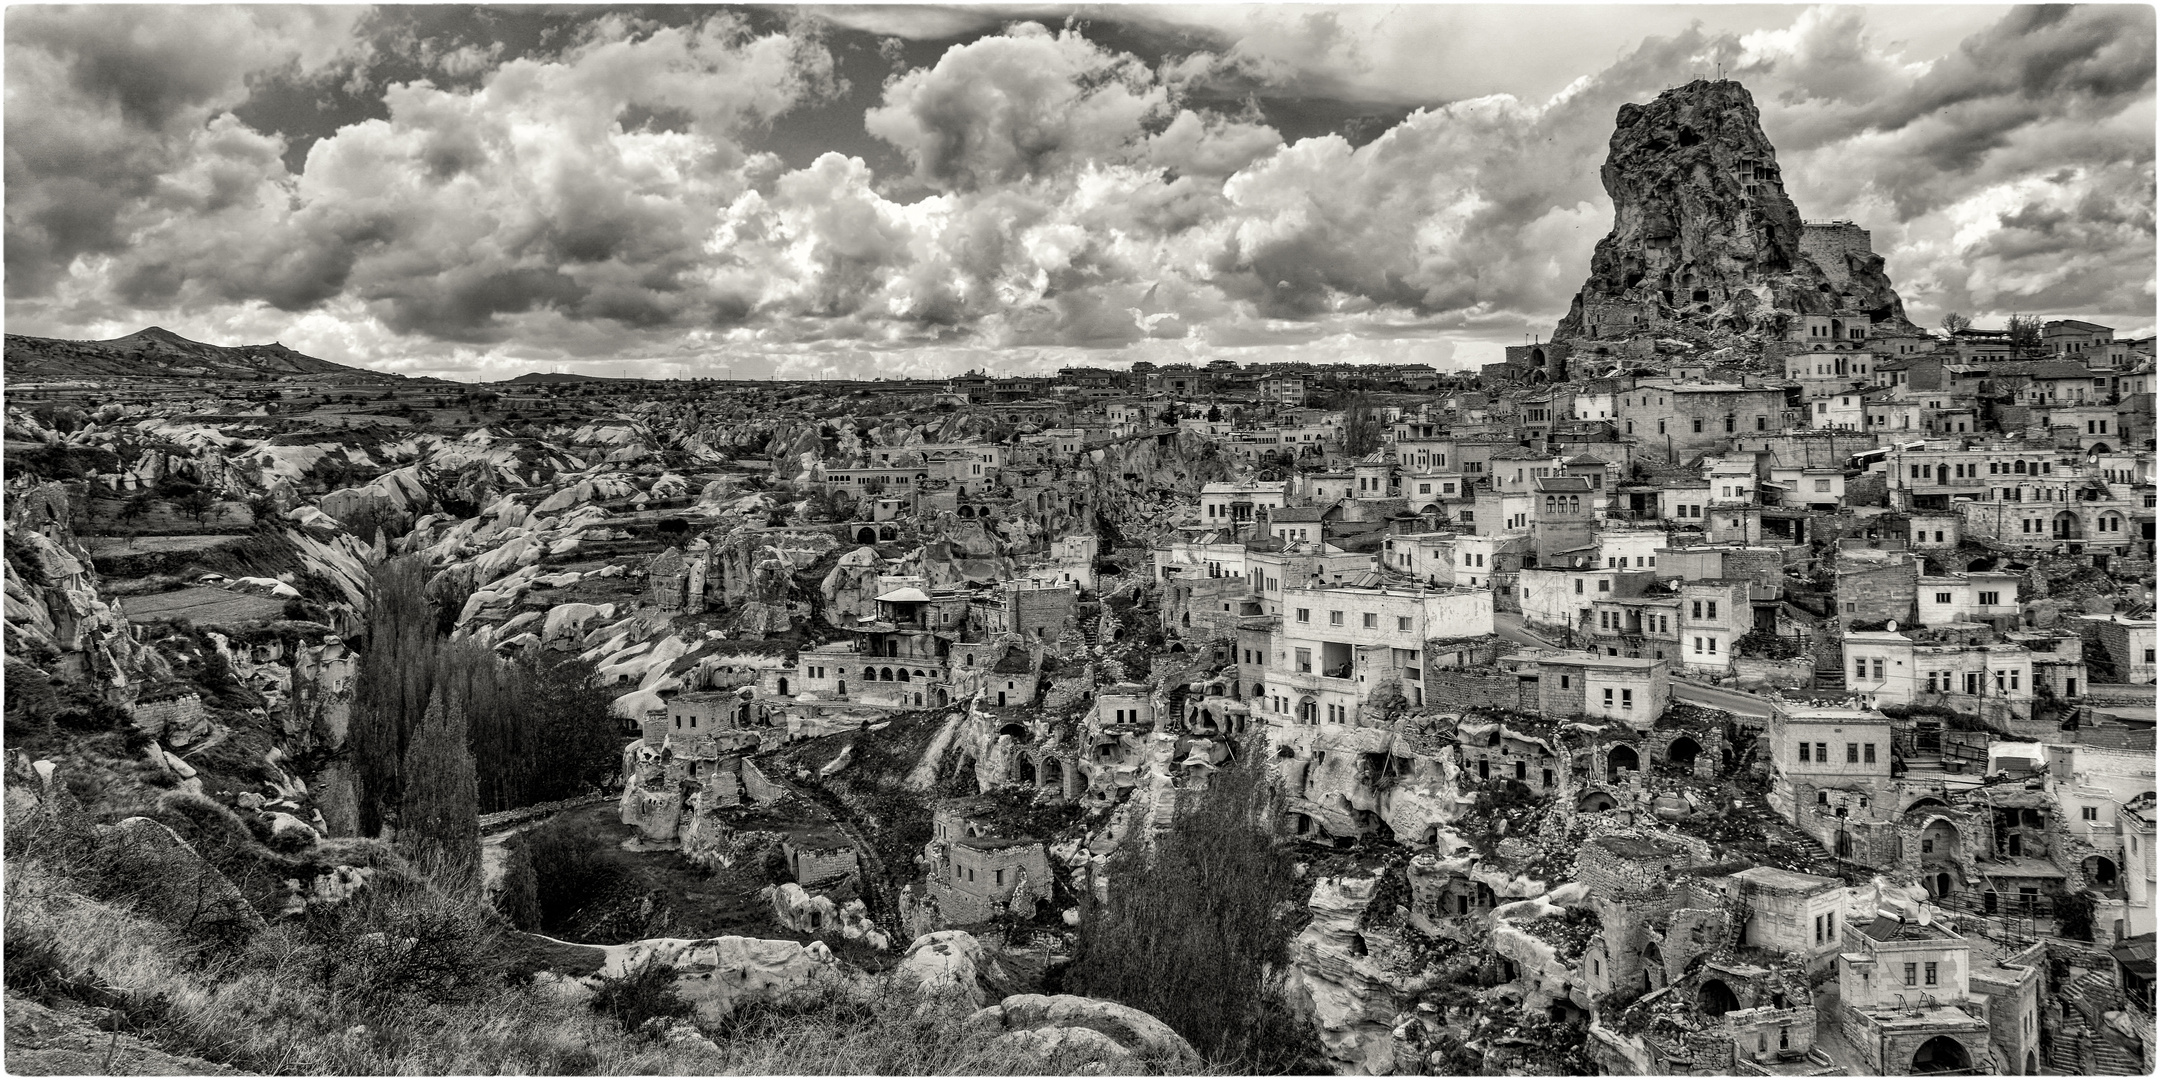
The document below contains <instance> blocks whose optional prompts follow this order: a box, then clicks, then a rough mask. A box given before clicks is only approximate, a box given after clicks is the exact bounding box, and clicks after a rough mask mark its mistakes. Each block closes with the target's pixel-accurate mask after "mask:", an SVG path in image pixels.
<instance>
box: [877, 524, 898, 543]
mask: <svg viewBox="0 0 2160 1080" xmlns="http://www.w3.org/2000/svg"><path fill="white" fill-rule="evenodd" d="M899 537H900V534H899V533H896V532H894V531H893V527H892V526H890V525H885V526H881V527H880V528H879V529H878V539H880V540H897V539H899Z"/></svg>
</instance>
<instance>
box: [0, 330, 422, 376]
mask: <svg viewBox="0 0 2160 1080" xmlns="http://www.w3.org/2000/svg"><path fill="white" fill-rule="evenodd" d="M6 374H7V378H8V380H9V381H10V382H19V381H23V380H27V379H124V378H130V377H136V378H160V379H247V380H254V379H257V378H259V377H261V376H264V375H267V376H269V377H271V378H273V379H278V378H287V377H290V376H295V375H344V376H350V377H352V378H354V379H356V380H361V381H368V382H401V381H403V376H399V375H388V374H384V373H383V372H379V371H369V370H367V369H365V368H356V367H351V366H349V365H346V364H334V363H331V362H330V361H328V360H318V359H316V358H315V357H312V356H309V355H307V354H306V353H298V352H294V351H292V350H291V349H288V348H286V347H285V346H283V345H278V344H270V345H206V344H204V343H202V342H200V341H190V340H188V339H187V338H184V337H181V336H180V335H178V334H175V333H173V332H172V331H170V330H167V329H165V328H164V327H162V326H153V327H150V328H148V329H145V330H138V331H136V332H135V333H132V334H129V335H128V336H126V337H123V338H114V339H112V340H111V341H65V340H62V339H60V338H43V337H30V336H28V335H26V334H9V335H7V354H6Z"/></svg>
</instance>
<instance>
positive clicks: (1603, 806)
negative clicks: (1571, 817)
mask: <svg viewBox="0 0 2160 1080" xmlns="http://www.w3.org/2000/svg"><path fill="white" fill-rule="evenodd" d="M1618 805H1619V804H1618V803H1616V802H1614V801H1613V797H1612V796H1610V795H1607V794H1605V793H1604V792H1602V791H1592V792H1589V793H1587V794H1585V795H1584V796H1583V797H1582V798H1580V799H1577V800H1575V809H1577V810H1579V811H1581V812H1583V813H1585V814H1595V813H1597V812H1598V811H1600V810H1610V809H1612V808H1613V807H1615V806H1618Z"/></svg>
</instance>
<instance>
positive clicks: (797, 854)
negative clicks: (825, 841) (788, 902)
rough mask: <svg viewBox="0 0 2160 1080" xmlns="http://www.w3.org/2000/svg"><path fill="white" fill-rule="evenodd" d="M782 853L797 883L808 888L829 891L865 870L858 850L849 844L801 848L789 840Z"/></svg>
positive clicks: (784, 843) (783, 846) (782, 847)
mask: <svg viewBox="0 0 2160 1080" xmlns="http://www.w3.org/2000/svg"><path fill="white" fill-rule="evenodd" d="M781 850H782V851H784V852H785V853H786V854H787V860H788V867H789V869H790V870H791V871H792V872H793V873H794V875H795V881H796V883H797V884H799V885H801V886H802V887H803V888H805V889H811V890H817V889H829V888H832V887H834V886H837V885H839V884H840V883H841V882H843V881H846V880H847V879H849V878H851V877H854V876H856V875H857V874H859V873H861V870H862V864H861V862H860V861H859V860H857V858H856V856H855V849H854V848H852V847H849V846H846V845H816V846H797V845H796V843H795V842H794V841H792V840H789V841H784V842H783V843H782V844H781Z"/></svg>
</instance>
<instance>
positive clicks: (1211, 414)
mask: <svg viewBox="0 0 2160 1080" xmlns="http://www.w3.org/2000/svg"><path fill="white" fill-rule="evenodd" d="M1221 421H1222V406H1220V405H1209V406H1208V410H1207V422H1208V423H1210V424H1214V423H1220V422H1221Z"/></svg>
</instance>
